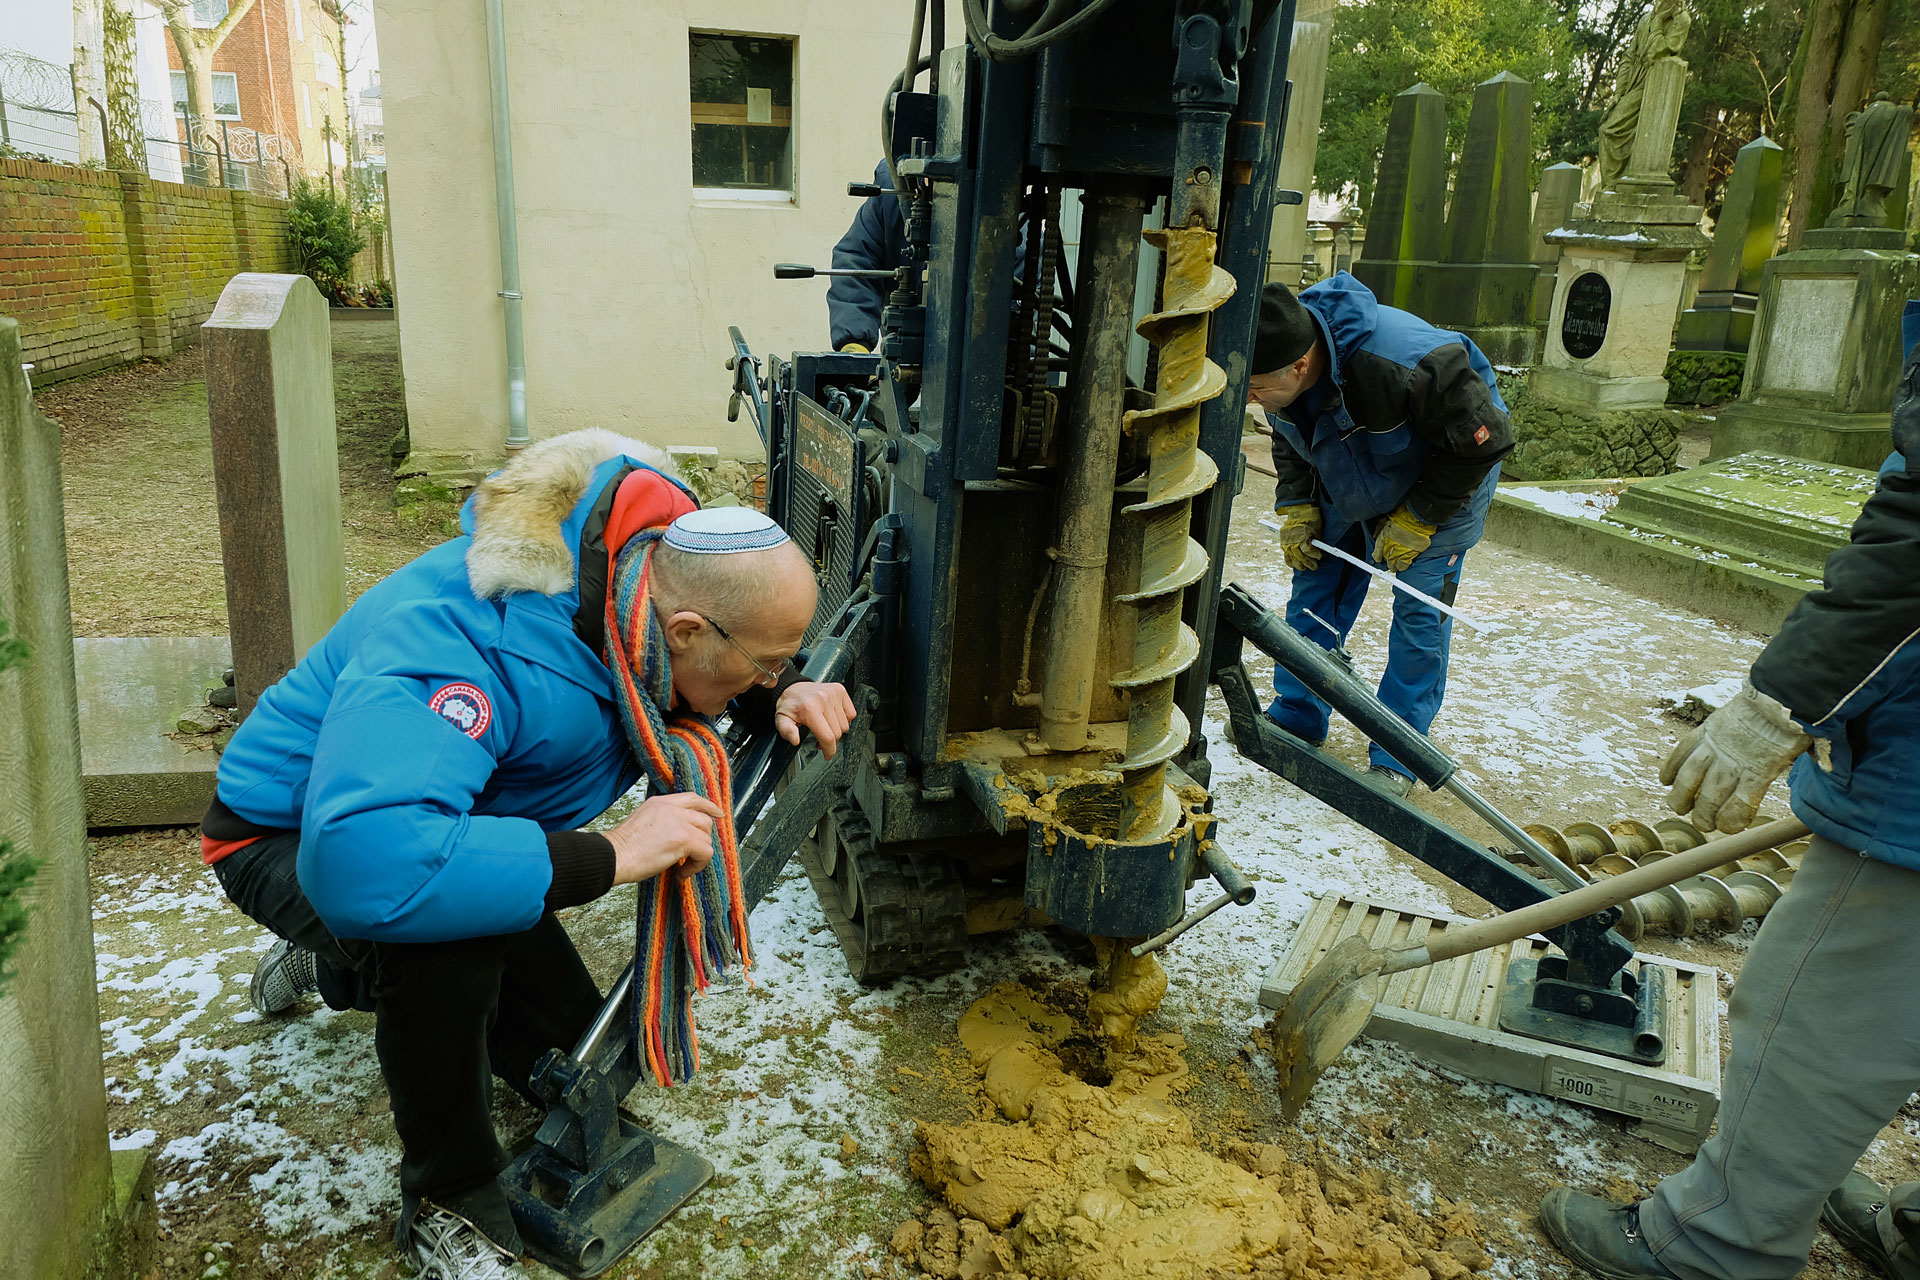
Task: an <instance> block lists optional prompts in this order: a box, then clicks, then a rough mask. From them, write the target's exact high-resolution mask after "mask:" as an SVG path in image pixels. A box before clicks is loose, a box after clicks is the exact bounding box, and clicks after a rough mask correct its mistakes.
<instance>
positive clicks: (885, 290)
mask: <svg viewBox="0 0 1920 1280" xmlns="http://www.w3.org/2000/svg"><path fill="white" fill-rule="evenodd" d="M873 178H874V181H875V182H876V183H878V184H879V185H880V186H881V187H883V188H884V187H886V186H888V185H889V184H891V182H892V181H893V179H892V178H891V177H890V176H889V175H888V173H887V168H886V166H885V165H881V166H880V168H879V169H878V170H876V171H875V172H874V175H873ZM906 243H907V229H906V223H905V221H904V220H903V218H902V216H901V213H900V198H899V197H898V196H895V195H890V194H889V195H877V196H868V197H867V198H866V200H864V201H863V202H862V203H861V205H860V209H859V212H857V213H855V214H854V215H853V225H852V226H849V227H848V228H847V233H846V234H845V235H843V236H841V237H840V243H838V244H836V245H834V246H833V265H834V267H835V268H837V269H840V270H848V269H853V270H862V271H891V270H893V269H894V268H895V267H897V266H899V265H900V263H901V262H902V261H903V260H904V258H905V255H906ZM892 292H893V288H892V286H891V285H890V284H889V283H888V282H887V281H885V280H881V279H878V278H876V277H873V276H834V277H833V278H832V279H830V280H828V281H827V323H828V326H829V328H830V330H831V333H832V340H833V349H834V350H835V351H841V350H845V349H846V347H847V345H848V344H849V343H857V344H858V345H859V346H860V347H861V348H863V349H865V350H867V351H873V350H876V349H878V347H879V345H880V312H881V311H882V310H883V309H884V308H885V307H886V305H887V295H888V294H890V293H892Z"/></svg>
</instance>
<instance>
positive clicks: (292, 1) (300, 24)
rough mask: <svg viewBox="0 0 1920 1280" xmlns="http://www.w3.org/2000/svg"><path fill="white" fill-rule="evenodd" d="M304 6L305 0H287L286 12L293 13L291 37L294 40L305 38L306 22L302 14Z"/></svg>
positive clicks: (305, 4) (305, 5)
mask: <svg viewBox="0 0 1920 1280" xmlns="http://www.w3.org/2000/svg"><path fill="white" fill-rule="evenodd" d="M306 7H307V0H287V12H288V13H290V14H292V15H293V38H294V39H295V40H305V39H306V38H307V23H306V19H305V17H304V16H303V11H304V10H305V9H306Z"/></svg>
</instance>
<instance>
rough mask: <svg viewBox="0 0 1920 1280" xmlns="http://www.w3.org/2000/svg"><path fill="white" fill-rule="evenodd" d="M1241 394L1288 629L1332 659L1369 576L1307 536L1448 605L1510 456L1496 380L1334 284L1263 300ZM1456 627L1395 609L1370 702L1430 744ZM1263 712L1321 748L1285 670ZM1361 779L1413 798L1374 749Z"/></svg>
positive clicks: (1438, 335)
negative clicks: (1249, 417) (1263, 442)
mask: <svg viewBox="0 0 1920 1280" xmlns="http://www.w3.org/2000/svg"><path fill="white" fill-rule="evenodd" d="M1252 365H1253V376H1252V379H1251V383H1250V385H1249V387H1248V395H1249V396H1250V397H1251V398H1252V399H1253V400H1254V401H1256V402H1257V403H1258V404H1259V405H1260V407H1261V408H1262V409H1264V410H1265V411H1266V412H1267V415H1268V418H1267V420H1268V422H1269V423H1270V424H1271V426H1272V428H1273V467H1274V471H1275V472H1277V473H1278V475H1279V480H1278V484H1277V486H1276V488H1277V492H1276V494H1275V497H1274V509H1275V514H1276V515H1278V516H1279V518H1280V522H1281V534H1280V551H1281V555H1282V556H1283V557H1284V558H1285V559H1286V562H1287V565H1288V567H1290V568H1291V569H1292V570H1293V589H1292V594H1291V596H1290V597H1289V599H1288V601H1287V622H1288V624H1289V625H1291V626H1292V627H1293V629H1294V630H1296V631H1298V632H1300V633H1301V634H1302V635H1304V636H1307V637H1308V638H1309V639H1312V640H1313V641H1315V642H1316V643H1318V644H1321V645H1323V646H1325V647H1326V648H1329V649H1331V648H1334V647H1336V646H1338V645H1341V644H1344V643H1345V642H1346V638H1347V633H1348V632H1349V631H1350V630H1351V629H1352V628H1353V623H1354V620H1355V619H1356V618H1357V617H1358V616H1359V614H1360V606H1361V605H1362V604H1363V603H1364V602H1365V600H1366V597H1367V588H1368V587H1369V586H1371V585H1372V581H1373V579H1372V577H1371V576H1370V575H1369V574H1367V573H1364V572H1362V571H1361V570H1359V569H1357V568H1355V567H1353V566H1352V565H1350V564H1347V563H1346V562H1344V561H1342V560H1340V559H1338V558H1337V557H1334V556H1328V555H1323V554H1322V553H1321V551H1320V549H1319V548H1318V547H1316V546H1314V545H1313V543H1314V540H1315V539H1319V540H1321V541H1324V542H1326V543H1327V544H1328V545H1330V546H1335V547H1339V548H1340V549H1341V550H1343V551H1346V552H1348V553H1350V554H1352V555H1355V556H1358V557H1360V558H1362V559H1371V560H1373V561H1375V562H1377V563H1378V564H1380V565H1382V566H1383V567H1385V568H1387V569H1390V570H1392V571H1393V572H1395V573H1397V574H1398V575H1399V576H1400V578H1401V580H1402V581H1404V582H1406V583H1407V584H1408V585H1409V586H1412V587H1416V588H1418V589H1419V590H1421V591H1424V592H1425V593H1426V594H1428V595H1430V596H1432V597H1434V598H1435V599H1437V600H1441V601H1443V602H1445V603H1447V604H1452V603H1453V598H1454V594H1455V593H1456V592H1457V591H1458V590H1459V588H1460V571H1461V562H1462V560H1464V559H1465V557H1466V553H1467V551H1468V549H1469V548H1471V547H1472V546H1473V545H1474V544H1475V543H1477V542H1479V541H1480V534H1481V531H1482V529H1483V528H1484V527H1485V524H1486V518H1487V507H1488V505H1489V504H1490V503H1491V502H1492V501H1493V491H1494V487H1495V486H1496V485H1497V484H1498V483H1499V479H1500V476H1499V473H1500V460H1501V459H1502V458H1504V457H1506V455H1507V454H1508V453H1509V452H1510V451H1511V450H1512V449H1513V431H1512V428H1511V427H1510V426H1509V424H1508V422H1507V413H1506V405H1505V404H1504V403H1503V402H1502V401H1501V399H1500V393H1499V391H1498V389H1497V388H1496V387H1495V385H1494V377H1493V368H1492V366H1491V365H1489V364H1488V363H1487V359H1486V357H1485V356H1483V355H1481V354H1480V349H1479V348H1478V347H1476V346H1474V345H1473V343H1472V342H1471V341H1469V340H1468V339H1467V338H1465V337H1464V336H1462V335H1460V334H1457V333H1451V332H1448V331H1447V330H1445V329H1436V328H1434V327H1433V326H1432V325H1430V324H1428V323H1427V322H1426V321H1424V320H1422V319H1420V318H1419V317H1418V316H1416V315H1413V314H1411V313H1410V312H1406V311H1401V310H1398V309H1396V308H1394V307H1384V306H1381V305H1380V303H1379V302H1378V301H1376V300H1375V299H1374V296H1373V294H1372V293H1370V292H1369V291H1368V290H1367V287H1366V286H1365V285H1363V284H1361V283H1360V282H1359V281H1358V280H1356V279H1354V278H1353V277H1352V276H1351V275H1348V274H1347V273H1346V272H1344V271H1342V272H1338V273H1336V274H1335V275H1333V276H1331V277H1330V278H1328V279H1326V280H1323V281H1321V282H1320V283H1319V284H1316V285H1314V286H1312V287H1311V288H1309V289H1306V290H1304V291H1302V292H1301V294H1300V296H1299V297H1297V298H1296V297H1295V296H1294V295H1293V292H1292V291H1291V290H1289V289H1288V288H1287V287H1286V286H1285V285H1283V284H1269V285H1268V286H1267V287H1266V290H1265V291H1264V292H1263V293H1262V295H1261V298H1260V320H1259V327H1258V330H1257V331H1256V334H1255V338H1254V344H1253V355H1252ZM1451 636H1452V620H1451V619H1450V618H1448V617H1447V616H1446V615H1445V614H1444V613H1442V612H1441V611H1440V610H1438V609H1435V608H1434V607H1433V606H1431V605H1428V604H1424V603H1422V602H1420V601H1419V600H1416V599H1414V598H1413V597H1411V596H1408V595H1405V594H1403V593H1395V595H1394V599H1393V626H1392V629H1391V631H1390V632H1389V634H1388V637H1387V665H1386V672H1385V674H1384V675H1383V676H1382V677H1381V680H1380V700H1381V701H1382V702H1384V703H1386V705H1387V706H1388V707H1389V708H1390V709H1391V710H1393V711H1394V712H1395V714H1397V715H1399V716H1400V718H1401V719H1403V720H1405V721H1406V722H1407V723H1408V724H1410V725H1412V726H1413V727H1414V728H1415V729H1418V730H1419V731H1420V732H1421V733H1425V732H1427V730H1428V729H1429V728H1430V727H1431V726H1432V724H1433V720H1434V716H1435V715H1436V714H1438V712H1439V710H1440V702H1441V699H1442V697H1443V696H1444V695H1445V693H1446V687H1447V647H1448V643H1449V640H1450V639H1451ZM1274 693H1275V695H1276V696H1275V698H1274V700H1273V703H1272V705H1271V706H1269V707H1268V708H1267V714H1268V715H1269V716H1271V717H1273V719H1274V721H1275V722H1276V723H1278V724H1279V725H1280V727H1281V728H1283V729H1286V730H1287V731H1288V732H1290V733H1293V734H1295V735H1296V736H1298V737H1300V738H1302V739H1304V740H1306V741H1307V742H1310V743H1313V744H1315V745H1316V746H1317V745H1318V744H1319V743H1320V742H1322V741H1323V740H1324V739H1325V738H1326V736H1327V717H1328V709H1327V704H1326V703H1324V702H1322V701H1321V700H1320V699H1319V698H1317V697H1315V696H1314V695H1313V694H1312V693H1310V692H1308V690H1307V688H1306V686H1304V685H1302V684H1301V683H1300V682H1299V681H1298V680H1295V679H1294V678H1293V677H1292V676H1291V675H1289V674H1288V673H1287V672H1286V671H1285V670H1282V669H1276V670H1275V672H1274ZM1369 758H1370V761H1371V768H1370V769H1369V772H1368V780H1369V781H1371V782H1373V783H1374V784H1375V785H1376V786H1379V787H1381V788H1383V789H1385V790H1390V791H1392V792H1393V793H1394V794H1395V795H1400V796H1404V795H1406V794H1407V792H1408V791H1409V790H1410V789H1411V788H1412V786H1413V779H1412V777H1411V776H1410V775H1409V774H1408V772H1407V770H1406V768H1405V766H1403V765H1401V764H1400V763H1399V762H1398V761H1396V760H1395V759H1394V758H1393V757H1392V756H1391V755H1390V754H1388V753H1387V752H1386V751H1385V750H1383V749H1382V748H1380V747H1379V746H1377V745H1376V746H1374V747H1373V748H1372V749H1371V751H1370V753H1369Z"/></svg>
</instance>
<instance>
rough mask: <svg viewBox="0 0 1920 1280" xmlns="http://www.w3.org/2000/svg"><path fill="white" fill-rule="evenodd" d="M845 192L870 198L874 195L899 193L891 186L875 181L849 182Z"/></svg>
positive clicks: (894, 194) (895, 194)
mask: <svg viewBox="0 0 1920 1280" xmlns="http://www.w3.org/2000/svg"><path fill="white" fill-rule="evenodd" d="M847 194H848V195H850V196H864V197H866V198H867V199H869V200H871V199H872V198H873V197H875V196H897V195H899V194H900V193H899V192H898V191H895V190H894V189H893V188H892V187H883V186H881V185H880V184H879V183H877V182H849V183H848V184H847Z"/></svg>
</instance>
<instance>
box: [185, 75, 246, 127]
mask: <svg viewBox="0 0 1920 1280" xmlns="http://www.w3.org/2000/svg"><path fill="white" fill-rule="evenodd" d="M170 74H171V76H172V79H173V112H174V114H175V115H181V116H183V115H185V114H187V73H186V72H184V71H175V72H172V73H170ZM213 115H214V119H216V120H238V119H239V118H240V77H239V76H238V75H236V74H234V73H233V72H231V71H216V72H214V73H213Z"/></svg>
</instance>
